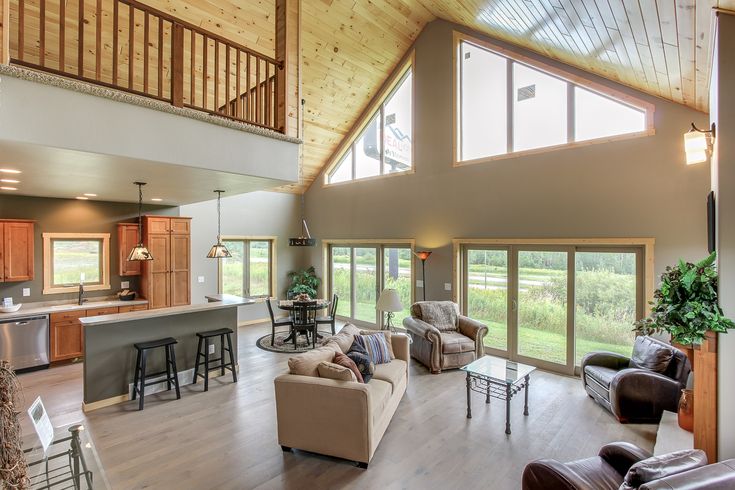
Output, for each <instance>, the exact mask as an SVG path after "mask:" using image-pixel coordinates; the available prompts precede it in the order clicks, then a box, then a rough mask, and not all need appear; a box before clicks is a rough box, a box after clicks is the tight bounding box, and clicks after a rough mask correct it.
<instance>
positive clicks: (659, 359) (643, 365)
mask: <svg viewBox="0 0 735 490" xmlns="http://www.w3.org/2000/svg"><path fill="white" fill-rule="evenodd" d="M673 357H674V348H673V347H671V346H669V345H666V344H664V343H662V342H658V341H656V340H654V339H652V338H651V337H645V336H641V337H638V338H637V339H636V340H635V344H634V345H633V355H632V356H631V357H630V367H633V368H639V369H648V370H650V371H654V372H656V373H662V374H663V373H664V372H666V369H667V368H668V367H669V363H670V362H671V359H672V358H673Z"/></svg>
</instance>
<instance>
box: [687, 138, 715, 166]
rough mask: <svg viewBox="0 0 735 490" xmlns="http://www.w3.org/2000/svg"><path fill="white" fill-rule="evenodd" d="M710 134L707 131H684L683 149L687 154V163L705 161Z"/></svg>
mask: <svg viewBox="0 0 735 490" xmlns="http://www.w3.org/2000/svg"><path fill="white" fill-rule="evenodd" d="M710 138H711V136H710V135H709V133H706V132H700V131H689V132H688V133H684V151H685V152H686V156H687V165H693V164H695V163H702V162H706V161H707V151H708V150H709V145H710Z"/></svg>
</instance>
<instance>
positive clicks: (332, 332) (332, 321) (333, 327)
mask: <svg viewBox="0 0 735 490" xmlns="http://www.w3.org/2000/svg"><path fill="white" fill-rule="evenodd" d="M332 335H334V319H333V320H332Z"/></svg>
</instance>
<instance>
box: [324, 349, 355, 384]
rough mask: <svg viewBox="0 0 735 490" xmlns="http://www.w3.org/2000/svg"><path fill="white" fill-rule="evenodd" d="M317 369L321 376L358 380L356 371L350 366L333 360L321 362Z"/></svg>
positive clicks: (342, 379)
mask: <svg viewBox="0 0 735 490" xmlns="http://www.w3.org/2000/svg"><path fill="white" fill-rule="evenodd" d="M343 355H344V354H343ZM317 371H318V372H319V377H320V378H327V379H336V380H337V381H357V378H356V377H355V373H353V372H352V370H351V369H350V368H348V367H345V366H341V365H339V364H336V363H333V362H326V361H322V362H320V363H319V365H318V366H317Z"/></svg>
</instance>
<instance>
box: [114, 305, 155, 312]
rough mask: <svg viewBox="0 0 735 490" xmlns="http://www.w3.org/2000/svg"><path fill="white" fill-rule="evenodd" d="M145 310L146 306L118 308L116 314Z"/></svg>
mask: <svg viewBox="0 0 735 490" xmlns="http://www.w3.org/2000/svg"><path fill="white" fill-rule="evenodd" d="M147 309H148V305H132V306H121V307H120V308H118V313H129V312H131V311H143V310H147Z"/></svg>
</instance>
